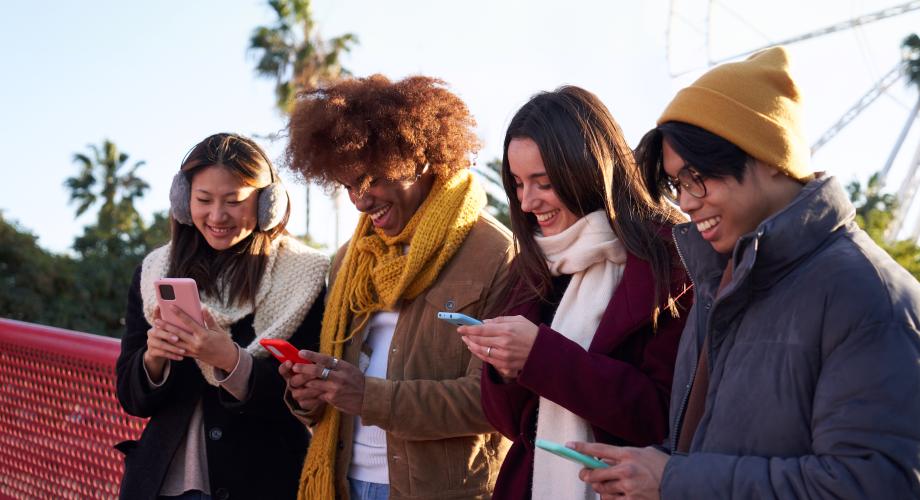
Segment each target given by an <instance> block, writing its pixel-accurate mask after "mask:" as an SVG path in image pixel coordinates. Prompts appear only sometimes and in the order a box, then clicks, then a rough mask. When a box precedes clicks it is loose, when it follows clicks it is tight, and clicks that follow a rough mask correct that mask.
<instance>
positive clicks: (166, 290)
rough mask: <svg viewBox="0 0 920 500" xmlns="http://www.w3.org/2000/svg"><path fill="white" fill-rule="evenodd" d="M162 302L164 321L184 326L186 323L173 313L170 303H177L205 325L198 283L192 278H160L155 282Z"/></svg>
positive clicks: (159, 301) (200, 323) (159, 299)
mask: <svg viewBox="0 0 920 500" xmlns="http://www.w3.org/2000/svg"><path fill="white" fill-rule="evenodd" d="M153 286H154V288H156V291H157V302H158V303H159V304H160V315H161V316H162V317H163V321H165V322H167V323H169V324H170V325H173V326H178V327H179V328H182V327H183V325H184V323H182V321H181V320H180V319H179V317H178V316H177V315H176V314H173V312H172V310H171V309H170V307H169V306H170V305H175V306H177V307H178V308H179V309H181V310H183V311H184V312H185V314H188V315H189V316H191V317H192V318H193V319H194V320H195V321H196V322H197V323H198V324H199V325H202V326H204V318H203V317H202V315H201V300H200V299H199V298H198V285H197V284H196V283H195V280H193V279H191V278H160V279H158V280H156V281H154V282H153Z"/></svg>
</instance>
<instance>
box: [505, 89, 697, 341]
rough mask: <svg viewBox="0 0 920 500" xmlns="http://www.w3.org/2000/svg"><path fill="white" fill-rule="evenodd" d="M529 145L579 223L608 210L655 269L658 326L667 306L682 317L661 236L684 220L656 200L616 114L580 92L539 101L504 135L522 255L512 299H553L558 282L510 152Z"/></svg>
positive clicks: (628, 243) (621, 234) (508, 188)
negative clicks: (515, 142)
mask: <svg viewBox="0 0 920 500" xmlns="http://www.w3.org/2000/svg"><path fill="white" fill-rule="evenodd" d="M523 138H526V139H530V140H532V141H534V142H535V143H536V144H537V146H538V148H539V149H540V155H541V157H542V159H543V164H544V166H545V167H546V174H547V176H548V177H549V180H550V183H551V184H552V186H553V191H555V193H556V196H558V197H559V199H560V200H561V201H562V203H564V204H565V206H566V208H568V209H569V210H570V211H571V212H572V213H574V214H575V215H578V216H584V215H587V214H589V213H591V212H594V211H596V210H604V211H605V212H606V213H607V219H608V220H609V221H610V227H611V228H612V229H613V231H614V233H616V235H617V237H618V238H619V239H620V240H621V241H622V242H623V244H624V246H625V247H626V250H627V251H629V252H630V253H632V254H633V255H635V256H636V257H638V258H640V259H643V260H645V261H647V262H649V264H650V265H651V268H652V274H653V278H654V281H655V303H656V304H657V305H656V307H655V309H654V310H653V311H651V314H652V321H653V323H654V324H656V325H657V320H658V315H659V313H660V310H661V305H663V304H665V305H666V307H667V308H668V309H669V310H670V311H671V313H672V315H675V316H676V315H677V309H676V305H675V302H674V300H672V297H671V293H670V290H671V271H672V267H673V258H672V253H671V251H670V249H669V243H668V241H666V240H665V239H664V238H662V236H661V235H660V231H661V229H662V226H669V225H673V224H675V223H678V222H681V221H683V220H684V218H683V216H682V215H681V214H680V212H679V211H678V210H677V209H675V208H674V207H673V206H671V205H669V204H668V203H666V202H664V201H657V202H656V201H653V200H652V198H651V197H650V196H649V195H648V193H647V192H646V191H645V189H644V187H643V184H642V177H641V176H640V175H639V172H638V170H637V169H636V164H635V161H634V159H633V155H632V150H630V148H629V147H628V146H627V145H626V140H625V139H624V138H623V132H622V131H621V130H620V126H619V125H618V124H617V122H616V121H615V120H614V119H613V116H612V115H611V114H610V111H609V110H608V109H607V107H606V106H604V104H603V103H602V102H601V101H600V99H598V98H597V96H595V95H594V94H592V93H591V92H588V91H586V90H584V89H581V88H579V87H574V86H565V87H560V88H558V89H556V90H555V91H553V92H542V93H539V94H537V95H535V96H533V97H532V98H531V99H530V100H529V101H528V102H527V103H526V104H524V106H523V107H521V109H520V110H518V112H517V113H516V114H515V115H514V118H512V119H511V124H510V125H509V126H508V131H507V132H506V133H505V143H504V154H503V156H502V183H503V184H504V187H505V193H506V194H507V195H508V199H509V201H510V203H509V209H510V212H511V229H512V232H513V233H514V241H515V246H516V247H517V250H518V256H517V258H516V259H515V263H514V265H515V266H516V268H515V269H513V272H512V279H511V280H509V283H508V285H507V287H508V288H507V290H506V292H507V293H509V295H510V291H511V290H517V291H518V293H519V294H520V290H521V289H522V288H523V289H525V290H529V293H526V292H525V293H523V294H520V295H519V296H520V297H521V301H522V302H523V301H526V300H533V299H535V298H539V299H541V300H546V298H547V297H548V293H549V291H550V289H551V287H552V276H551V275H550V272H549V268H548V267H547V265H546V261H545V259H544V257H543V253H542V251H541V250H540V247H539V246H538V245H537V242H536V240H535V239H534V232H535V230H536V229H537V227H538V226H537V221H536V217H535V216H534V215H533V214H529V213H525V212H523V211H522V210H521V205H520V200H518V199H517V193H516V190H515V183H514V179H513V177H512V175H511V167H510V165H509V163H508V145H509V144H510V143H511V140H512V139H523ZM522 284H523V285H525V286H523V287H522V286H521V285H522Z"/></svg>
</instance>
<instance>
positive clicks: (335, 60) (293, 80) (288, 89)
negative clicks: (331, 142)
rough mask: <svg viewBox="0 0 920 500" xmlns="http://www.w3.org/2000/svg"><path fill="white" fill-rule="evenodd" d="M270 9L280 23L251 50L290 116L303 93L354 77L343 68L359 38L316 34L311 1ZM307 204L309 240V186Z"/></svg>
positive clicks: (281, 2)
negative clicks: (326, 38) (298, 95)
mask: <svg viewBox="0 0 920 500" xmlns="http://www.w3.org/2000/svg"><path fill="white" fill-rule="evenodd" d="M268 5H269V6H270V7H271V8H272V10H273V11H274V12H275V15H276V16H277V17H278V20H277V22H276V23H275V24H273V25H271V26H259V27H257V28H256V29H255V30H253V32H252V36H251V37H250V39H249V50H250V51H253V52H255V53H256V54H257V56H258V62H257V63H256V68H255V69H256V74H258V75H259V76H261V77H264V78H271V79H273V80H275V106H276V107H277V108H278V110H280V111H281V112H282V113H284V114H285V115H287V114H290V112H291V109H292V108H293V106H294V102H295V98H296V97H297V94H299V93H300V92H302V91H304V90H308V89H313V88H316V87H317V86H318V85H320V84H324V83H329V82H333V81H335V80H338V79H339V78H341V77H342V76H347V75H350V74H351V73H350V72H349V71H348V70H347V69H345V68H343V67H342V64H341V56H342V54H343V53H346V52H350V51H351V49H352V47H353V46H354V45H355V44H357V43H358V37H357V36H356V35H355V34H353V33H345V34H344V35H340V36H337V37H335V38H331V39H329V40H324V39H323V38H322V37H321V36H320V35H319V33H317V32H316V23H315V22H314V20H313V13H312V11H311V9H310V0H268ZM333 196H335V193H333ZM306 201H307V203H306V205H307V207H306V212H307V225H306V233H307V234H306V236H307V237H309V233H310V185H309V184H307V200H306ZM336 219H338V213H336ZM336 237H338V234H336Z"/></svg>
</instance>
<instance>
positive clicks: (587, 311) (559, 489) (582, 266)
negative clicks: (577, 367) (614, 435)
mask: <svg viewBox="0 0 920 500" xmlns="http://www.w3.org/2000/svg"><path fill="white" fill-rule="evenodd" d="M536 240H537V244H539V245H540V248H541V249H542V250H543V256H544V257H545V258H546V263H547V265H548V266H549V270H550V273H552V275H553V276H559V275H562V274H571V275H572V280H571V281H570V282H569V286H568V288H566V289H565V294H563V296H562V300H561V301H560V302H559V307H558V308H556V315H555V316H554V317H553V324H552V325H551V326H552V328H553V330H555V331H557V332H559V333H560V334H562V335H564V336H565V337H566V338H568V339H570V340H573V341H574V342H576V343H577V344H578V345H580V346H581V347H582V348H583V349H585V350H587V349H588V347H589V346H590V345H591V340H592V339H593V338H594V333H595V332H596V331H597V327H598V325H599V324H600V321H601V316H603V314H604V311H605V310H606V309H607V304H608V303H609V302H610V298H611V297H612V296H613V291H614V289H615V288H616V287H617V285H618V284H619V283H620V278H621V277H622V276H623V267H624V265H625V263H626V249H625V248H624V247H623V243H622V242H620V240H619V239H618V238H617V237H616V235H615V234H614V233H613V230H611V229H610V223H609V222H608V220H607V214H606V213H605V212H604V211H603V210H600V211H597V212H592V213H590V214H588V215H586V216H584V217H582V218H581V219H578V221H576V222H575V223H574V224H572V225H571V226H570V227H569V228H567V229H566V230H565V231H563V232H561V233H559V234H557V235H553V236H546V237H543V236H537V237H536ZM593 434H594V433H593V432H592V431H591V426H590V425H589V424H588V423H587V422H585V421H584V420H583V419H582V418H581V417H579V416H577V415H575V414H574V413H572V412H570V411H568V410H566V409H565V408H563V407H562V406H559V405H558V404H556V403H554V402H552V401H550V400H548V399H545V398H540V407H539V410H538V413H537V438H538V439H548V440H550V441H555V442H557V443H565V442H566V441H593V440H594V435H593ZM581 468H582V467H581V466H580V465H577V464H575V463H574V462H570V461H568V460H565V459H562V458H559V457H557V456H555V455H553V454H550V453H547V452H543V451H541V450H537V451H536V454H535V455H534V470H533V488H532V492H533V498H534V499H535V500H536V499H558V498H572V499H581V498H585V499H588V498H590V499H594V498H597V495H596V494H595V493H594V491H592V490H591V487H590V486H588V485H587V483H583V482H581V481H580V480H579V479H578V471H579V470H581Z"/></svg>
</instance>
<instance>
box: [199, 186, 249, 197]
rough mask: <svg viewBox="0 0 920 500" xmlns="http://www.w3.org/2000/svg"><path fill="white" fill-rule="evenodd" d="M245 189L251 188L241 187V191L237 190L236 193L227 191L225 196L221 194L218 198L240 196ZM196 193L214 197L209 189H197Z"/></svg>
mask: <svg viewBox="0 0 920 500" xmlns="http://www.w3.org/2000/svg"><path fill="white" fill-rule="evenodd" d="M244 187H249V186H243V187H241V188H240V189H237V190H234V191H227V192H226V193H224V194H219V195H217V196H220V197H224V198H226V197H228V196H234V195H238V194H240V192H241V191H242V190H243V188H244ZM195 192H196V193H201V194H206V195H213V193H211V192H210V191H208V190H207V189H203V188H196V189H195Z"/></svg>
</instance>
